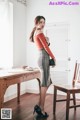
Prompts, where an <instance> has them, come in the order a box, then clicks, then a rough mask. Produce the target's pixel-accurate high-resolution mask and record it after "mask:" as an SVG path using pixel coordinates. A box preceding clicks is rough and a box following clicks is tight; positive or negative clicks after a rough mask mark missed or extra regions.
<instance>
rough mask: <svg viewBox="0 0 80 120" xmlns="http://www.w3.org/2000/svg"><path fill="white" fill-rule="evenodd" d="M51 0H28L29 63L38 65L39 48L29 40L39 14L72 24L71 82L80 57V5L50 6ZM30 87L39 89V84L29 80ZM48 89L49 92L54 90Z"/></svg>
mask: <svg viewBox="0 0 80 120" xmlns="http://www.w3.org/2000/svg"><path fill="white" fill-rule="evenodd" d="M76 1H78V0H76ZM48 3H49V0H34V2H33V0H29V1H27V21H26V23H27V53H26V55H27V64H28V65H29V66H37V63H36V60H37V48H36V46H35V45H34V43H30V42H29V35H30V32H31V30H32V28H33V27H34V18H35V17H36V16H37V15H43V16H44V17H45V18H46V23H55V22H65V23H69V24H70V31H69V39H70V40H71V41H70V48H69V56H70V57H71V61H70V69H71V71H70V76H69V81H68V83H69V84H70V83H71V80H72V75H73V70H74V64H75V60H76V59H80V53H79V51H80V47H79V43H80V42H79V39H80V34H79V31H80V24H79V21H80V6H49V5H48ZM26 87H27V88H29V89H30V87H31V89H33V90H34V89H36V90H38V89H37V88H38V84H37V83H36V81H34V82H29V84H27V86H26ZM50 89H51V90H48V92H52V88H50Z"/></svg>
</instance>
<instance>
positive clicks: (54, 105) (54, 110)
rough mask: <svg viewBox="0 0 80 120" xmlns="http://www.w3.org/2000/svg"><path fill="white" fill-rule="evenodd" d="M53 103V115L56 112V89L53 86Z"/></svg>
mask: <svg viewBox="0 0 80 120" xmlns="http://www.w3.org/2000/svg"><path fill="white" fill-rule="evenodd" d="M53 97H54V98H53V99H54V101H53V114H55V112H56V98H57V88H56V87H55V86H54V96H53Z"/></svg>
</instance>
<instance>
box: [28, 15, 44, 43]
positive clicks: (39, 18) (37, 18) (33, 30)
mask: <svg viewBox="0 0 80 120" xmlns="http://www.w3.org/2000/svg"><path fill="white" fill-rule="evenodd" d="M41 19H44V20H45V18H44V17H43V16H37V17H36V18H35V20H34V23H35V27H34V28H33V29H32V32H31V34H30V37H29V40H30V41H31V42H34V39H33V36H34V32H35V30H36V25H37V24H38V22H39V21H40V20H41Z"/></svg>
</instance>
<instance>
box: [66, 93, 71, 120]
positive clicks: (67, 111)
mask: <svg viewBox="0 0 80 120" xmlns="http://www.w3.org/2000/svg"><path fill="white" fill-rule="evenodd" d="M69 105H70V92H67V101H66V120H69Z"/></svg>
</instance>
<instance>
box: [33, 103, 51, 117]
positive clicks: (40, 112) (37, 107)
mask: <svg viewBox="0 0 80 120" xmlns="http://www.w3.org/2000/svg"><path fill="white" fill-rule="evenodd" d="M35 112H36V113H37V114H38V116H39V117H41V118H47V117H48V116H49V115H48V114H47V113H46V112H45V114H43V113H42V111H41V108H40V107H39V106H38V105H35V107H34V111H33V114H34V113H35Z"/></svg>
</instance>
